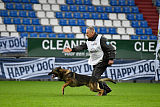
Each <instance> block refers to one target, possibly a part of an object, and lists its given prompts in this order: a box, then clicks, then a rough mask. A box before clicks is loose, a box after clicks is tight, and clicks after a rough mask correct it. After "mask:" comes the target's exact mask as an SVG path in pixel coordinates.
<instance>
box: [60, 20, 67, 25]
mask: <svg viewBox="0 0 160 107" xmlns="http://www.w3.org/2000/svg"><path fill="white" fill-rule="evenodd" d="M59 25H61V26H67V25H68V23H67V20H66V19H60V20H59Z"/></svg>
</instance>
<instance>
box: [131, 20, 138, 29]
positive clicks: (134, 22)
mask: <svg viewBox="0 0 160 107" xmlns="http://www.w3.org/2000/svg"><path fill="white" fill-rule="evenodd" d="M131 26H132V27H135V28H138V27H140V26H139V22H138V21H132V23H131Z"/></svg>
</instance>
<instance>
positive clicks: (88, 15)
mask: <svg viewBox="0 0 160 107" xmlns="http://www.w3.org/2000/svg"><path fill="white" fill-rule="evenodd" d="M82 15H83V18H84V19H90V14H89V13H83V14H82Z"/></svg>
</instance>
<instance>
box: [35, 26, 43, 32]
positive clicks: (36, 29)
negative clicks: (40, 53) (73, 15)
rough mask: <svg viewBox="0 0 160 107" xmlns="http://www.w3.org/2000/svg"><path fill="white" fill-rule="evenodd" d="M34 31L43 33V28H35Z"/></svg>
mask: <svg viewBox="0 0 160 107" xmlns="http://www.w3.org/2000/svg"><path fill="white" fill-rule="evenodd" d="M35 31H36V32H40V33H42V32H43V26H35Z"/></svg>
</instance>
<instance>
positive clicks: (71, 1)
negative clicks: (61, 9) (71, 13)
mask: <svg viewBox="0 0 160 107" xmlns="http://www.w3.org/2000/svg"><path fill="white" fill-rule="evenodd" d="M66 3H67V4H74V1H73V0H66Z"/></svg>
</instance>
